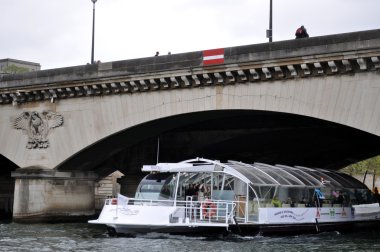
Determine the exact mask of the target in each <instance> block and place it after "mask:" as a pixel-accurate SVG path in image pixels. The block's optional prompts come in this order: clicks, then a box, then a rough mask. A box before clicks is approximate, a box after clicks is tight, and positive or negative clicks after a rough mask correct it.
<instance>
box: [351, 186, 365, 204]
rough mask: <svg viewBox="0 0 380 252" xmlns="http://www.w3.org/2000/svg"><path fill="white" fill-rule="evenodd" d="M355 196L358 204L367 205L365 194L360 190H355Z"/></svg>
mask: <svg viewBox="0 0 380 252" xmlns="http://www.w3.org/2000/svg"><path fill="white" fill-rule="evenodd" d="M354 195H355V198H356V203H357V204H364V203H365V200H364V198H363V194H362V193H361V192H359V191H358V190H356V189H355V190H354Z"/></svg>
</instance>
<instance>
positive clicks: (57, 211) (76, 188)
mask: <svg viewBox="0 0 380 252" xmlns="http://www.w3.org/2000/svg"><path fill="white" fill-rule="evenodd" d="M12 177H13V178H14V179H15V189H14V205H13V221H15V222H22V223H25V222H71V221H83V220H86V219H88V218H89V217H92V216H94V215H95V198H94V185H95V181H96V179H97V175H96V174H95V173H94V172H81V171H64V172H60V171H57V170H51V169H41V168H38V167H30V168H22V169H18V170H16V171H15V172H13V173H12Z"/></svg>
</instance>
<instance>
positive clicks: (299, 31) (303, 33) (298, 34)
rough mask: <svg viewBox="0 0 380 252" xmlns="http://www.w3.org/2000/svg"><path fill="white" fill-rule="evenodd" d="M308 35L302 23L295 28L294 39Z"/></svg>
mask: <svg viewBox="0 0 380 252" xmlns="http://www.w3.org/2000/svg"><path fill="white" fill-rule="evenodd" d="M308 37H309V34H308V33H307V31H306V28H305V27H304V26H303V25H301V27H300V28H298V29H297V30H296V39H300V38H308Z"/></svg>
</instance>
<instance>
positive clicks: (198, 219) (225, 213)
mask: <svg viewBox="0 0 380 252" xmlns="http://www.w3.org/2000/svg"><path fill="white" fill-rule="evenodd" d="M105 204H106V205H117V208H121V207H122V208H126V207H129V206H144V207H154V206H156V207H157V206H166V207H173V208H175V211H174V212H173V213H172V214H171V216H170V222H171V223H186V224H194V223H197V224H199V223H226V224H228V223H232V222H233V221H234V220H233V217H234V216H235V212H236V205H237V204H236V202H234V201H225V200H210V199H206V200H203V201H193V200H192V198H189V199H187V200H165V199H162V200H157V199H138V198H128V200H127V201H123V202H120V200H119V201H118V200H117V199H116V198H113V199H107V200H106V202H105Z"/></svg>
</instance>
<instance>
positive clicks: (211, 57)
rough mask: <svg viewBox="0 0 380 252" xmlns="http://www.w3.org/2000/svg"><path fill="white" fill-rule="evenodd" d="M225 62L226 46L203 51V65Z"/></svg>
mask: <svg viewBox="0 0 380 252" xmlns="http://www.w3.org/2000/svg"><path fill="white" fill-rule="evenodd" d="M223 63H224V48H220V49H212V50H205V51H203V65H204V66H207V65H214V64H223Z"/></svg>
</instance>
